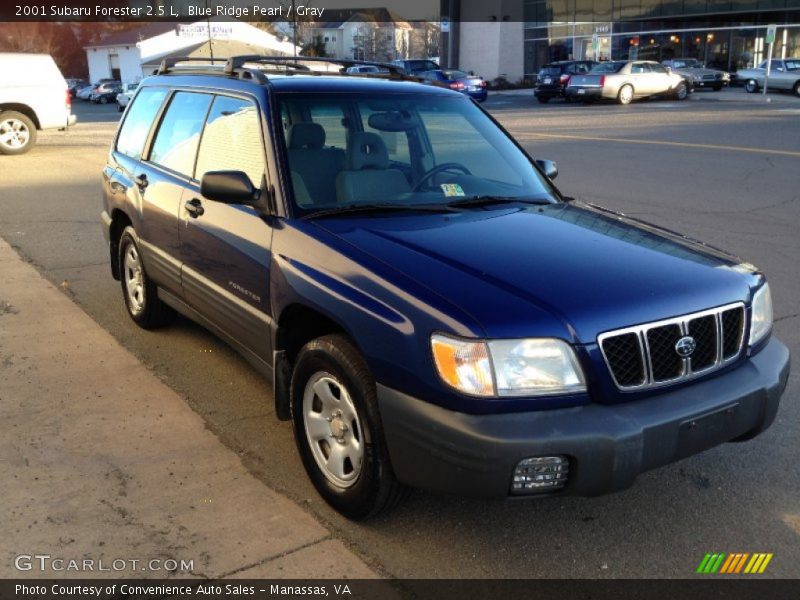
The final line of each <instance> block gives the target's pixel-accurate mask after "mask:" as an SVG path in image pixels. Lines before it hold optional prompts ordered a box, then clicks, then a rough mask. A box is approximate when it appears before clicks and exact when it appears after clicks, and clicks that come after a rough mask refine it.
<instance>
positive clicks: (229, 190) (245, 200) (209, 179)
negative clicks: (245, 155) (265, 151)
mask: <svg viewBox="0 0 800 600" xmlns="http://www.w3.org/2000/svg"><path fill="white" fill-rule="evenodd" d="M200 193H201V194H202V195H203V197H204V198H207V199H208V200H214V201H215V202H222V203H224V204H247V205H251V206H252V205H255V204H257V202H258V195H259V194H258V191H257V190H256V189H255V188H254V187H253V184H252V183H251V182H250V178H249V177H248V176H247V174H246V173H243V172H242V171H208V172H206V173H205V174H204V175H203V178H202V179H201V180H200Z"/></svg>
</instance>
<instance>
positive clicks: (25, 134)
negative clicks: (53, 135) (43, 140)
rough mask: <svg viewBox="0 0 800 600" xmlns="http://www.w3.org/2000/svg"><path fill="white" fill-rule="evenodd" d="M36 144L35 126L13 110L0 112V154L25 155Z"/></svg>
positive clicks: (28, 119) (27, 118)
mask: <svg viewBox="0 0 800 600" xmlns="http://www.w3.org/2000/svg"><path fill="white" fill-rule="evenodd" d="M34 144H36V125H34V123H33V121H31V119H30V118H29V117H27V116H26V115H24V114H22V113H21V112H17V111H15V110H7V111H5V112H0V154H6V155H17V154H25V153H26V152H27V151H28V150H30V149H31V148H33V146H34Z"/></svg>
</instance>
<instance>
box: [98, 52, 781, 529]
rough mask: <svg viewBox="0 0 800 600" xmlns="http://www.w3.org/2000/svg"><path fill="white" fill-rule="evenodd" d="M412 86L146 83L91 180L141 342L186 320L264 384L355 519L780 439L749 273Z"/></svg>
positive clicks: (227, 71)
mask: <svg viewBox="0 0 800 600" xmlns="http://www.w3.org/2000/svg"><path fill="white" fill-rule="evenodd" d="M341 62H343V66H345V67H347V66H352V64H353V63H347V62H346V61H341ZM304 64H305V63H304ZM407 79H408V78H407V77H405V76H403V75H402V74H400V73H398V72H396V71H394V72H392V70H391V69H390V72H389V73H388V74H385V75H381V76H367V75H356V76H348V75H344V74H330V75H326V74H322V75H320V74H319V73H311V72H308V71H307V70H305V67H304V66H303V65H301V64H296V63H294V62H292V61H291V60H289V59H268V58H255V57H250V58H248V59H244V58H234V59H230V60H229V61H228V63H227V64H226V66H225V67H224V68H211V67H208V66H205V67H204V66H197V65H192V64H186V65H184V66H173V65H171V64H165V65H162V68H161V69H160V72H159V74H158V75H156V76H154V77H150V78H147V79H145V80H144V81H143V82H142V84H141V86H140V88H139V91H138V92H137V94H136V96H135V98H134V99H133V101H132V102H131V104H130V105H129V107H128V109H127V111H126V113H125V115H124V117H123V121H122V124H121V127H120V130H119V133H118V135H117V138H116V140H115V141H114V146H113V148H112V149H111V152H110V154H109V157H108V164H107V166H106V168H105V170H104V173H103V175H104V176H103V186H104V196H105V210H104V212H103V214H102V220H103V223H104V226H105V234H106V236H107V239H108V241H109V249H110V257H111V267H112V273H113V275H114V277H116V278H118V279H120V280H121V283H122V291H123V297H124V300H125V303H126V306H127V309H128V312H129V313H130V315H131V317H132V318H133V320H134V321H136V322H137V323H138V324H139V325H141V326H143V327H147V328H152V327H157V326H160V325H164V324H166V323H167V322H169V320H170V318H171V317H172V316H173V315H174V312H175V311H177V312H180V313H182V314H184V315H187V316H189V317H190V318H192V319H195V320H196V321H198V322H200V323H201V324H203V325H205V326H206V327H208V328H209V329H211V330H212V331H214V332H216V333H217V335H219V336H220V337H222V338H223V339H224V340H226V341H227V342H228V343H229V344H231V345H232V346H233V347H235V348H236V349H237V350H239V351H240V352H241V353H242V354H243V355H244V356H245V357H247V358H248V359H249V360H250V361H251V362H252V363H253V364H254V365H255V366H256V367H257V368H259V369H260V370H261V371H262V372H264V373H265V374H266V375H267V376H269V377H270V378H272V380H273V382H274V390H275V400H274V401H275V409H276V414H277V416H278V417H279V418H281V419H286V420H289V419H291V420H292V421H293V426H294V431H295V438H296V441H297V446H298V449H299V452H300V455H301V457H302V460H303V463H304V465H305V468H306V470H307V471H308V474H309V476H310V478H311V479H312V481H313V482H314V484H315V486H316V488H317V489H318V490H319V492H320V494H321V495H322V496H323V497H324V498H325V499H326V500H327V501H328V502H329V503H330V504H331V505H333V506H334V507H335V508H336V509H338V510H339V511H341V512H342V513H344V514H345V515H347V516H349V517H351V518H363V517H366V516H368V515H371V514H375V513H376V512H378V511H380V510H381V509H385V508H387V507H389V506H391V505H393V504H394V503H395V502H397V501H398V500H399V499H400V498H401V497H402V496H403V491H404V490H405V489H407V487H406V486H414V487H421V488H427V489H432V490H439V491H445V492H455V493H459V494H469V495H475V496H483V497H514V496H526V495H540V494H543V493H569V494H580V495H595V494H601V493H605V492H611V491H614V490H620V489H623V488H625V487H627V486H629V485H631V484H632V482H633V480H634V479H635V478H636V476H637V475H638V474H639V473H641V472H643V471H645V470H647V469H652V468H654V467H657V466H659V465H664V464H667V463H670V462H672V461H675V460H678V459H680V458H682V457H685V456H688V455H691V454H694V453H697V452H699V451H702V450H704V449H707V448H710V447H712V446H715V445H717V444H720V443H723V442H727V441H732V440H744V439H748V438H751V437H753V436H755V435H757V434H758V433H760V432H762V431H763V430H764V429H766V428H767V427H768V426H769V425H770V424H771V423H772V421H773V419H774V418H775V414H776V412H777V410H778V403H779V398H780V395H781V393H782V391H783V389H784V387H785V385H786V380H787V377H788V373H789V353H788V351H787V349H786V347H785V346H784V345H783V344H782V343H781V342H780V341H778V340H777V339H776V338H775V337H773V336H772V304H771V298H770V290H769V287H768V285H767V283H766V281H765V278H764V276H763V275H762V274H761V273H760V272H758V271H757V270H756V269H755V268H753V267H751V266H749V265H747V264H743V263H742V262H741V261H740V260H738V259H736V258H734V257H732V256H730V255H727V254H725V253H723V252H721V251H718V250H715V249H711V248H709V247H707V246H705V245H702V244H700V243H697V242H693V241H690V240H688V239H686V238H684V237H682V236H679V235H676V234H674V233H671V232H668V231H665V230H662V229H660V228H657V227H655V226H652V225H648V224H644V223H641V222H636V221H633V220H631V219H629V218H626V217H624V216H621V215H618V214H615V213H611V212H608V211H605V210H602V209H599V208H597V207H593V206H590V205H586V204H580V203H578V202H574V201H570V199H568V198H564V197H563V196H562V195H561V194H560V192H559V191H558V190H557V189H556V188H555V187H554V186H553V184H552V182H551V179H552V178H553V177H555V175H556V170H555V165H554V164H553V163H550V162H548V161H539V162H537V161H533V160H531V159H530V158H529V156H528V155H527V154H526V153H525V152H524V151H523V150H522V149H521V148H520V146H519V145H517V143H516V142H515V141H514V140H513V139H512V138H511V137H510V136H509V135H508V134H507V133H506V132H505V131H504V130H503V129H502V128H501V127H500V126H499V125H498V124H497V123H495V122H494V121H493V119H492V118H491V117H490V116H489V115H488V114H487V113H485V112H484V111H483V110H482V109H481V108H480V107H478V106H477V105H476V104H475V103H474V102H473V101H472V100H470V99H469V98H466V97H464V96H463V95H461V94H459V93H457V92H452V91H449V90H447V89H443V88H436V87H431V86H426V85H422V84H420V83H418V82H414V81H407Z"/></svg>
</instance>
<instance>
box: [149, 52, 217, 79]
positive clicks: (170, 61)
mask: <svg viewBox="0 0 800 600" xmlns="http://www.w3.org/2000/svg"><path fill="white" fill-rule="evenodd" d="M227 60H228V59H227V58H210V57H202V56H171V57H168V58H165V59H163V60H162V61H161V65H159V67H158V70H156V73H155V74H156V75H164V74H165V73H169V72H170V71H171V70H172V69H174V68H175V65H177V64H178V63H184V62H203V63H209V62H210V63H215V62H224V61H227Z"/></svg>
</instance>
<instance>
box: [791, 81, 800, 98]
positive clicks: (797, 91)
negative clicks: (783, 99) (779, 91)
mask: <svg viewBox="0 0 800 600" xmlns="http://www.w3.org/2000/svg"><path fill="white" fill-rule="evenodd" d="M792 93H793V94H794V95H795V96H798V97H800V81H798V82H797V83H795V84H794V87H793V88H792Z"/></svg>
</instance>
